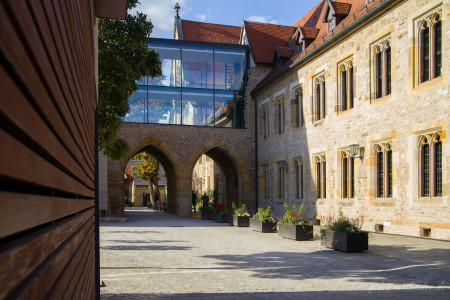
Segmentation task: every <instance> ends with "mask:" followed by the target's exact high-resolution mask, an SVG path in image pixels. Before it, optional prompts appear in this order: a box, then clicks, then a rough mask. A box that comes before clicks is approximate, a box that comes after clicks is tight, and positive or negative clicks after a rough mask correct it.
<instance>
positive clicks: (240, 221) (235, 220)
mask: <svg viewBox="0 0 450 300" xmlns="http://www.w3.org/2000/svg"><path fill="white" fill-rule="evenodd" d="M230 224H231V225H233V226H236V227H248V226H249V225H250V217H242V216H232V217H231V218H230Z"/></svg>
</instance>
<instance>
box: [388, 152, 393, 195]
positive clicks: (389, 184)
mask: <svg viewBox="0 0 450 300" xmlns="http://www.w3.org/2000/svg"><path fill="white" fill-rule="evenodd" d="M387 176H388V177H387V184H388V186H387V189H388V195H387V196H388V197H392V151H391V150H390V151H388V152H387Z"/></svg>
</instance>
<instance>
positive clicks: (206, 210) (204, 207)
mask: <svg viewBox="0 0 450 300" xmlns="http://www.w3.org/2000/svg"><path fill="white" fill-rule="evenodd" d="M198 210H199V211H204V212H209V211H213V208H212V207H211V205H206V206H203V205H201V206H200V207H199V208H198Z"/></svg>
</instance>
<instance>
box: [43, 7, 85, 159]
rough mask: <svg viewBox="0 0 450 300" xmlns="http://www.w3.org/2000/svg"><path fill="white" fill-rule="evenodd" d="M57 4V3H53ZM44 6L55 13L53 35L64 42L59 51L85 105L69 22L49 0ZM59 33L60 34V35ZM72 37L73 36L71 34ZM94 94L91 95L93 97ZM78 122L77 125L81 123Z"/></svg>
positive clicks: (80, 103)
mask: <svg viewBox="0 0 450 300" xmlns="http://www.w3.org/2000/svg"><path fill="white" fill-rule="evenodd" d="M53 4H56V3H53ZM44 7H45V10H46V11H48V14H49V15H50V16H52V13H53V14H54V16H52V17H51V18H49V20H51V21H50V23H52V21H53V23H56V24H51V29H52V30H53V31H54V33H53V37H54V38H55V40H57V39H61V40H62V43H61V44H59V45H58V51H59V52H60V53H61V55H64V56H66V60H67V62H68V66H69V69H68V70H67V72H66V74H68V77H67V80H68V81H69V82H71V83H72V85H73V88H74V89H75V90H76V92H77V94H78V95H77V99H80V100H79V101H78V103H77V104H78V106H81V107H83V105H84V101H83V97H82V96H80V95H79V93H81V92H82V90H83V88H84V87H82V86H80V83H79V81H78V79H79V78H78V75H79V74H78V73H77V69H76V67H75V63H74V61H73V57H72V47H71V46H70V44H69V42H68V40H69V36H68V35H67V32H66V31H65V27H66V25H67V24H65V22H64V19H62V16H61V15H60V14H59V11H58V10H55V9H53V7H52V5H51V4H50V2H49V1H47V2H46V3H44ZM58 35H59V36H58ZM70 37H71V38H72V36H70ZM92 96H93V95H91V97H92ZM81 124H82V123H80V124H77V125H81ZM83 133H84V136H89V135H88V134H87V133H86V132H83ZM89 142H92V141H90V140H85V141H84V143H85V147H86V148H87V149H91V148H92V149H93V145H92V144H90V143H89ZM89 153H90V154H91V155H93V152H89Z"/></svg>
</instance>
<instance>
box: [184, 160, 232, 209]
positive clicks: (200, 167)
mask: <svg viewBox="0 0 450 300" xmlns="http://www.w3.org/2000/svg"><path fill="white" fill-rule="evenodd" d="M223 180H224V177H223V173H222V171H221V170H220V168H219V166H218V165H217V164H216V163H215V162H214V160H212V159H211V158H210V157H209V156H207V155H202V156H201V157H200V158H199V160H198V161H197V163H196V164H195V167H194V171H193V174H192V190H193V191H195V192H196V194H197V198H198V197H200V196H201V195H203V193H207V192H208V191H214V192H215V193H216V194H217V197H218V199H217V201H218V202H217V203H225V186H224V184H223Z"/></svg>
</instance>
